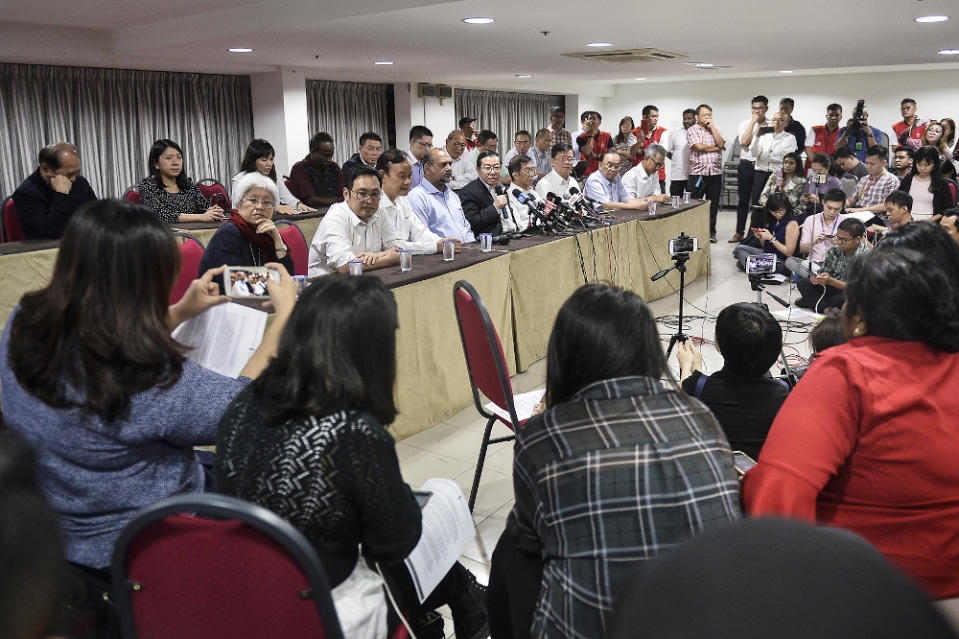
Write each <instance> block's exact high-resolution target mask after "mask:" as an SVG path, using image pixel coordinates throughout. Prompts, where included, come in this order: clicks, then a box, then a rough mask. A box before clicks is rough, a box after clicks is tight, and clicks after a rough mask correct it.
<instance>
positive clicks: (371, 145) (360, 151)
mask: <svg viewBox="0 0 959 639" xmlns="http://www.w3.org/2000/svg"><path fill="white" fill-rule="evenodd" d="M382 152H383V138H381V137H380V136H379V135H377V134H376V133H374V132H372V131H367V132H366V133H364V134H363V135H361V136H360V143H359V145H358V146H357V148H356V153H354V154H353V155H351V156H350V159H349V160H347V161H346V162H344V163H343V167H342V168H343V175H346V174H347V173H349V172H350V171H351V170H353V169H354V168H356V167H358V166H365V167H367V168H370V169H374V170H375V169H376V161H377V160H378V159H380V153H382Z"/></svg>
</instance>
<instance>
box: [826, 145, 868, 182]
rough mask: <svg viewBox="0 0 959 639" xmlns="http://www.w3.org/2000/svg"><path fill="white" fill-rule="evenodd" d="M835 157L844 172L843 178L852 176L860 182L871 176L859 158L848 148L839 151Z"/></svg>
mask: <svg viewBox="0 0 959 639" xmlns="http://www.w3.org/2000/svg"><path fill="white" fill-rule="evenodd" d="M833 157H834V159H835V161H836V164H837V165H838V166H839V168H840V169H841V170H842V172H843V173H842V177H843V178H846V177H847V176H852V177H854V178H855V179H856V181H857V182H858V181H859V180H861V179H862V178H864V177H866V176H867V175H869V171H867V170H866V165H865V164H863V163H862V162H860V161H859V158H857V157H856V154H855V153H853V152H852V149H850V148H849V147H848V146H844V147H840V148H839V149H837V150H836V153H835V154H834V155H833Z"/></svg>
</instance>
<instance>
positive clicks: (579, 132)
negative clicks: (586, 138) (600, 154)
mask: <svg viewBox="0 0 959 639" xmlns="http://www.w3.org/2000/svg"><path fill="white" fill-rule="evenodd" d="M584 133H586V131H584V130H582V129H576V130H575V131H573V132H572V133H570V137H571V139H572V140H573V142H572V145H573V162H579V161H580V160H582V159H583V154H582V153H580V152H579V145H578V144H576V138H578V137H579V136H581V135H582V134H584Z"/></svg>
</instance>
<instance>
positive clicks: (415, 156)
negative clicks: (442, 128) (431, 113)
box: [410, 124, 433, 189]
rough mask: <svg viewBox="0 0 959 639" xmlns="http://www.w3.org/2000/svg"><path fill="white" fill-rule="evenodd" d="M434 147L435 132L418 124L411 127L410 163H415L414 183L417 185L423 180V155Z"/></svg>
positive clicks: (414, 185)
mask: <svg viewBox="0 0 959 639" xmlns="http://www.w3.org/2000/svg"><path fill="white" fill-rule="evenodd" d="M432 148H433V132H432V131H430V130H429V129H427V128H426V127H425V126H421V125H419V124H417V125H416V126H414V127H413V128H412V129H410V164H412V165H413V183H412V184H411V185H410V188H411V189H412V188H414V187H416V186H417V185H418V184H419V183H420V182H422V181H423V156H424V155H426V152H427V151H429V150H430V149H432Z"/></svg>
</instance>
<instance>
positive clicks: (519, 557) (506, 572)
mask: <svg viewBox="0 0 959 639" xmlns="http://www.w3.org/2000/svg"><path fill="white" fill-rule="evenodd" d="M542 578H543V560H542V559H540V558H539V557H534V556H532V555H528V554H526V553H525V552H523V551H522V550H519V549H518V548H516V545H515V544H514V543H513V537H512V536H511V535H510V534H509V533H508V532H503V534H502V535H501V536H500V538H499V541H498V542H496V549H495V550H493V558H492V565H491V566H490V573H489V590H488V591H487V593H486V607H487V610H488V611H489V631H490V637H491V638H492V639H524V638H526V637H529V636H530V629H531V627H532V625H533V611H534V610H535V609H536V602H537V601H538V600H539V589H540V582H541V581H542Z"/></svg>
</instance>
